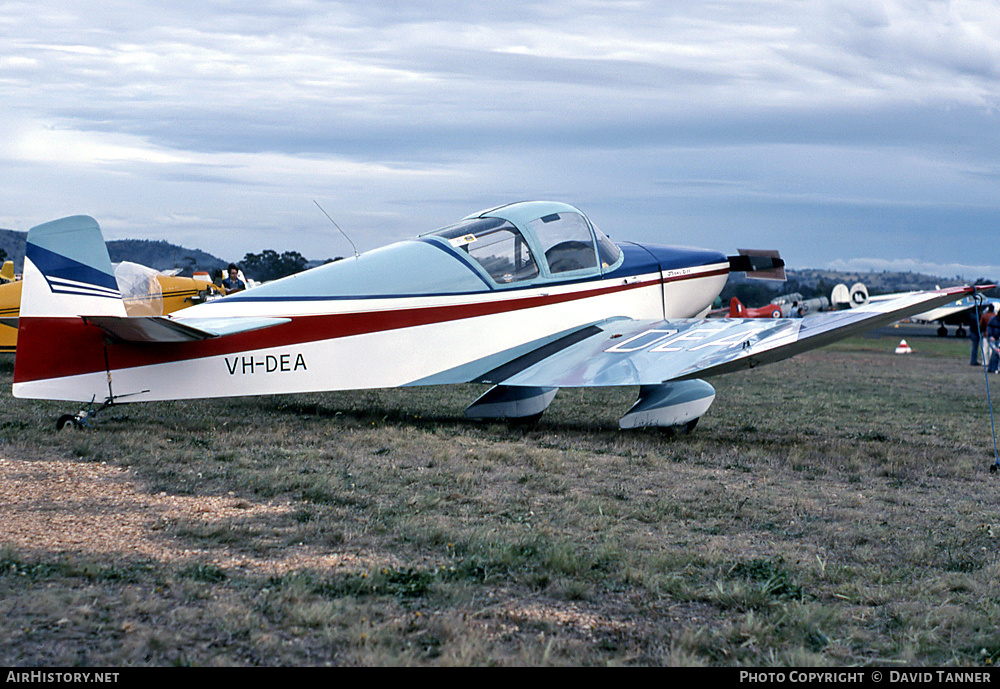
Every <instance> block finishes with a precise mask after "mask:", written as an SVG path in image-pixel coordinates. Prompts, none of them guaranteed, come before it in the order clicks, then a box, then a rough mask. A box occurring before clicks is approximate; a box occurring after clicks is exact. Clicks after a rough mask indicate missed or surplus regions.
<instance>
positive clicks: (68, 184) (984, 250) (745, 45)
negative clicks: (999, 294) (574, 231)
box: [0, 0, 1000, 279]
mask: <svg viewBox="0 0 1000 689" xmlns="http://www.w3.org/2000/svg"><path fill="white" fill-rule="evenodd" d="M423 4H425V3H414V2H395V1H386V0H366V2H357V3H351V2H327V1H324V0H280V1H274V2H270V1H258V2H235V1H228V0H202V1H201V2H199V3H190V5H191V6H190V7H188V6H187V4H180V3H175V2H170V3H167V2H163V3H155V2H141V1H123V2H116V1H115V0H108V1H106V2H101V3H95V2H93V1H92V0H88V1H86V2H84V1H82V0H58V1H51V2H50V1H49V0H32V2H23V3H22V2H9V1H4V2H0V123H2V125H0V170H2V184H0V227H7V228H12V229H17V230H27V229H28V228H30V227H31V226H33V225H35V224H38V223H40V222H44V221H47V220H51V219H54V218H57V217H61V216H64V215H71V214H78V213H85V214H89V215H93V216H94V217H95V218H97V220H98V221H99V222H100V223H101V225H102V227H103V228H104V231H105V236H106V237H108V238H109V239H111V238H126V237H136V238H143V239H167V240H170V241H173V242H176V243H179V244H183V245H185V246H190V247H197V248H201V249H205V250H207V251H210V252H212V253H215V254H217V255H219V256H221V257H222V258H225V259H230V260H231V259H238V258H241V257H242V256H243V255H244V254H245V253H246V252H248V251H254V252H257V251H260V250H262V249H265V248H273V249H276V250H279V251H284V250H290V249H294V250H297V251H300V252H301V253H303V254H305V255H306V256H307V257H309V258H325V257H329V256H336V255H343V254H349V253H350V251H351V249H350V246H349V245H348V244H347V243H346V241H345V240H344V239H343V238H342V237H341V236H340V235H339V234H338V233H337V231H336V230H335V229H334V228H333V226H332V225H331V224H330V223H329V221H328V220H327V219H326V218H325V217H324V216H323V215H322V213H321V212H320V211H319V209H317V208H316V206H315V204H314V203H313V201H314V200H315V201H318V202H319V203H320V204H321V205H322V206H323V208H325V209H326V210H327V211H328V212H329V213H330V214H331V215H332V216H333V217H334V219H335V220H336V221H337V223H338V224H339V225H340V226H341V227H343V228H344V229H345V230H346V231H347V232H348V233H349V234H350V235H351V237H352V239H354V241H355V243H356V244H357V245H358V247H359V249H361V250H365V249H370V248H374V247H376V246H379V245H381V244H384V243H386V242H388V241H392V240H395V239H401V238H405V237H408V236H412V235H415V234H418V233H420V232H424V231H427V230H431V229H434V228H436V227H440V226H442V225H446V224H449V223H451V222H453V221H455V220H457V219H459V218H461V217H463V216H465V215H467V214H469V213H471V212H474V211H476V210H479V209H482V208H485V207H489V206H494V205H497V204H500V203H504V202H508V201H515V200H522V199H540V198H542V199H554V200H562V201H567V202H569V203H572V204H574V205H576V206H577V207H579V208H580V209H581V210H583V211H584V212H585V213H587V214H588V215H589V216H590V217H591V218H592V219H593V220H594V221H595V222H596V223H597V224H598V225H599V226H601V227H602V229H604V230H605V231H606V232H607V233H608V234H610V235H611V236H612V237H613V238H615V239H636V240H640V241H649V242H660V243H664V244H667V243H671V244H687V245H697V246H704V247H710V248H715V249H719V250H722V251H726V252H734V251H735V249H737V248H743V247H752V248H777V249H780V250H781V252H782V255H783V256H785V258H786V260H787V261H788V263H789V265H790V266H792V267H798V268H806V267H833V268H841V269H845V268H862V269H877V270H881V269H904V270H907V269H910V270H921V271H924V272H932V273H935V274H938V275H943V276H954V275H962V276H965V277H966V278H967V279H975V278H977V277H981V276H985V277H990V278H993V279H1000V113H998V107H1000V10H998V9H997V6H996V4H995V2H993V1H992V0H987V1H983V2H979V1H968V2H966V1H955V2H947V1H925V0H909V1H904V0H900V1H895V0H891V1H890V0H887V1H885V2H879V1H867V0H839V1H831V2H820V1H817V2H812V1H808V0H787V1H786V0H773V1H759V2H754V1H748V0H735V1H733V2H728V1H726V0H716V1H713V2H703V1H697V2H692V1H689V0H672V1H671V2H663V1H662V0H656V1H653V2H644V1H641V0H636V1H627V2H596V1H595V2H563V1H548V2H535V3H532V2H522V3H500V2H496V1H495V0H494V1H493V2H449V1H447V0H445V1H438V2H434V3H426V5H427V7H426V8H424V7H422V5H423Z"/></svg>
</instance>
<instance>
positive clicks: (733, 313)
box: [729, 297, 746, 318]
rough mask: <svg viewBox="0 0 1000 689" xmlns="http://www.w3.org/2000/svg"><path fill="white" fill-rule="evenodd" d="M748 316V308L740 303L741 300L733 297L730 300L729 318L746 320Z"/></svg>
mask: <svg viewBox="0 0 1000 689" xmlns="http://www.w3.org/2000/svg"><path fill="white" fill-rule="evenodd" d="M745 316H746V307H745V306H743V304H742V303H741V302H740V300H739V299H737V298H736V297H733V298H732V299H730V300H729V317H730V318H744V317H745Z"/></svg>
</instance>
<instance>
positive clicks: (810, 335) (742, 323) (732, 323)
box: [473, 287, 977, 387]
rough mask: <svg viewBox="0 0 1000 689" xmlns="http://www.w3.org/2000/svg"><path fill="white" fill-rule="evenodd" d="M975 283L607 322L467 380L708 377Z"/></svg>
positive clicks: (643, 381)
mask: <svg viewBox="0 0 1000 689" xmlns="http://www.w3.org/2000/svg"><path fill="white" fill-rule="evenodd" d="M976 289H977V288H975V287H955V288H949V289H943V290H935V291H931V292H917V293H914V294H909V295H905V296H901V297H899V298H897V299H893V300H890V301H882V302H877V303H872V304H868V305H866V306H863V307H859V308H856V309H851V310H848V311H837V312H827V313H821V314H817V315H815V316H810V317H808V318H796V319H787V318H785V319H773V320H771V319H768V320H759V319H752V320H751V319H729V318H725V319H712V320H702V319H687V320H669V321H633V320H621V321H613V322H610V323H602V324H597V325H592V326H588V328H587V329H586V330H581V331H579V332H578V334H576V335H575V336H574V337H567V338H566V339H565V340H563V341H562V342H559V343H556V344H555V345H554V344H553V343H546V344H545V346H544V347H542V348H539V349H537V350H534V351H532V352H527V353H522V354H519V355H518V356H517V357H515V358H513V359H511V360H510V361H508V362H506V363H505V364H504V365H503V366H498V367H495V368H493V369H492V370H491V371H490V372H489V373H486V374H483V375H481V376H478V377H476V378H474V379H473V380H475V381H476V382H483V383H487V382H488V383H502V384H504V385H509V386H530V387H586V386H617V385H657V384H660V383H665V382H667V381H671V380H686V379H692V378H706V377H709V376H714V375H720V374H723V373H732V372H734V371H741V370H744V369H748V368H754V367H755V366H760V365H763V364H769V363H773V362H776V361H781V360H782V359H787V358H788V357H791V356H794V355H796V354H799V353H801V352H805V351H808V350H810V349H815V348H818V347H822V346H825V345H827V344H830V343H832V342H836V341H837V340H841V339H843V338H845V337H850V336H852V335H856V334H858V333H861V332H864V331H866V330H870V329H872V328H876V327H879V326H881V325H886V324H889V323H893V322H895V321H897V320H900V319H902V318H906V317H908V316H911V315H913V314H915V313H922V312H924V311H927V310H929V309H931V308H934V307H936V306H940V305H943V304H948V303H950V302H953V301H955V300H956V299H959V298H961V297H963V296H967V295H970V294H973V293H974V292H975V290H976ZM563 344H564V345H565V346H560V345H563Z"/></svg>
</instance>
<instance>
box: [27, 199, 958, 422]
mask: <svg viewBox="0 0 1000 689" xmlns="http://www.w3.org/2000/svg"><path fill="white" fill-rule="evenodd" d="M782 265H783V263H782V262H781V260H780V258H774V257H764V256H759V255H753V254H752V253H750V254H746V253H741V255H740V256H731V257H727V256H726V255H725V254H723V253H719V252H718V251H714V250H709V249H694V248H680V247H664V246H654V245H648V244H643V245H640V244H634V243H627V242H621V243H618V244H616V243H613V242H611V240H609V239H608V238H607V236H605V235H604V234H603V233H602V232H601V231H600V230H599V229H597V227H595V226H594V225H593V224H592V223H591V222H590V221H589V220H588V219H587V218H586V216H584V214H583V213H581V212H580V211H579V210H577V209H576V208H574V207H572V206H569V205H566V204H563V203H555V202H544V201H535V202H522V203H515V204H509V205H504V206H500V207H497V208H493V209H489V210H485V211H481V212H478V213H474V214H472V215H470V216H468V217H466V218H464V219H463V220H461V221H459V222H457V223H455V224H452V225H449V226H447V227H444V228H442V229H439V230H436V231H433V232H430V233H427V234H424V235H420V236H418V237H415V238H413V239H410V240H406V241H402V242H398V243H395V244H391V245H389V246H386V247H383V248H380V249H376V250H374V251H369V252H367V253H364V254H362V255H360V256H359V257H356V258H354V259H345V260H342V261H337V262H334V263H329V264H327V265H323V266H320V267H317V268H313V269H311V270H308V271H305V272H302V273H298V274H296V275H292V276H290V277H287V278H284V279H281V280H277V281H274V282H271V283H268V284H265V285H261V286H260V287H257V288H255V289H253V290H249V291H246V292H241V293H237V294H234V295H231V296H227V297H223V298H221V299H217V300H214V301H209V302H207V303H205V304H199V305H197V306H192V307H191V308H188V309H184V310H183V311H179V312H176V313H174V314H170V315H167V316H144V317H129V316H128V315H127V313H126V309H125V306H124V302H123V301H122V298H121V293H120V291H119V288H118V284H117V282H116V281H115V278H114V275H113V273H112V272H111V264H110V262H109V261H108V256H107V251H106V248H105V245H104V242H103V238H102V236H101V232H100V228H99V227H98V224H97V222H96V221H95V220H93V219H92V218H89V217H86V216H74V217H69V218H63V219H61V220H55V221H52V222H49V223H46V224H44V225H39V226H38V227H35V228H33V229H32V230H31V231H30V232H29V233H28V241H27V251H26V259H25V269H24V293H23V298H22V303H21V318H20V321H19V333H18V336H19V338H20V341H21V343H22V347H23V349H22V351H21V352H20V353H19V354H18V356H17V358H16V360H15V368H14V385H13V393H14V395H15V396H16V397H21V398H35V399H57V400H72V401H79V402H83V403H90V405H93V404H94V403H100V404H101V408H103V407H104V406H107V405H110V404H117V403H123V402H139V401H146V400H173V399H189V398H203V397H220V396H230V395H262V394H278V393H296V392H316V391H327V390H344V389H365V388H384V387H399V386H419V385H438V384H455V383H481V384H490V385H492V386H493V387H491V388H490V389H489V390H488V391H487V392H486V393H485V394H483V395H482V397H480V398H479V399H478V400H476V401H475V402H474V403H473V404H472V405H471V406H470V407H469V408H468V410H467V411H466V413H467V415H468V416H470V417H475V418H496V419H509V420H518V419H521V420H523V419H530V418H534V417H537V416H539V415H541V413H542V412H543V411H544V410H545V408H546V407H547V406H548V405H549V403H550V402H551V401H552V399H553V397H554V396H555V395H556V392H557V390H558V389H559V388H560V387H589V386H638V387H639V397H638V400H637V401H636V403H635V405H633V407H632V408H631V409H630V410H628V412H626V413H625V415H624V416H623V417H622V418H621V419H620V421H619V425H620V426H621V427H622V428H630V427H637V426H661V427H666V428H669V429H672V430H674V429H677V430H682V431H688V430H691V429H693V428H694V425H695V424H696V423H697V421H698V419H699V418H700V417H701V416H702V414H704V413H705V411H706V410H707V409H708V408H709V406H710V405H711V403H712V401H713V400H714V398H715V390H714V388H713V387H712V386H711V385H710V384H709V383H707V382H705V381H704V380H703V379H704V378H706V377H710V376H714V375H718V374H722V373H729V372H733V371H742V370H745V369H748V368H753V367H755V366H759V365H762V364H767V363H771V362H775V361H779V360H782V359H785V358H787V357H790V356H793V355H795V354H798V353H800V352H803V351H806V350H809V349H813V348H816V347H821V346H823V345H826V344H829V343H831V342H834V341H836V340H839V339H842V338H844V337H847V336H850V335H853V334H856V333H859V332H861V331H864V330H867V329H869V328H873V327H877V326H880V325H884V324H886V323H891V322H893V321H896V320H899V319H900V318H903V317H905V316H908V315H910V314H913V313H918V312H921V311H926V310H927V309H929V308H932V307H934V306H937V305H939V304H944V303H948V302H951V301H954V300H955V299H958V298H960V297H962V296H964V295H967V294H972V293H973V292H974V291H975V288H973V287H961V288H952V289H945V290H936V291H933V292H926V293H920V294H915V295H910V296H906V297H901V298H900V299H898V300H895V301H892V302H884V303H881V304H870V305H868V306H864V307H859V308H856V309H851V310H849V311H838V312H831V313H826V314H818V315H816V316H813V317H811V318H806V319H798V318H796V319H777V320H747V319H714V320H707V319H705V318H704V317H703V316H704V315H705V314H706V313H707V312H708V310H709V308H710V307H711V305H712V303H713V302H714V300H715V299H716V297H717V296H718V295H719V293H720V291H721V290H722V288H723V286H724V285H725V283H726V280H727V278H728V275H729V273H730V272H731V271H743V272H747V273H748V275H751V276H753V275H755V274H765V275H767V277H769V278H772V279H773V278H775V277H778V275H777V274H779V273H783V272H784V271H783V268H782ZM779 279H782V278H779ZM24 345H28V346H27V347H24ZM91 414H92V412H91V411H90V408H89V407H88V408H85V409H84V410H82V411H80V412H79V413H77V414H76V415H75V416H71V415H65V416H63V417H62V418H61V419H60V420H59V421H58V422H57V426H58V427H67V426H68V427H73V426H76V425H86V424H87V420H88V417H89V416H90V415H91Z"/></svg>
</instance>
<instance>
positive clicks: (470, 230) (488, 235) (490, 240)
mask: <svg viewBox="0 0 1000 689" xmlns="http://www.w3.org/2000/svg"><path fill="white" fill-rule="evenodd" d="M434 234H435V235H437V236H438V237H442V238H443V239H446V240H448V243H449V244H451V246H452V247H453V248H455V249H456V250H458V251H465V252H466V253H468V254H469V256H471V257H472V258H474V259H475V260H476V262H478V263H479V265H481V266H482V267H483V269H484V270H485V271H486V272H487V273H489V275H490V277H491V278H493V279H494V280H495V281H496V282H498V283H500V284H509V283H512V282H520V281H522V280H531V279H533V278H536V277H538V265H537V264H536V263H535V259H534V257H533V256H532V255H531V249H529V248H528V244H527V242H525V241H524V237H522V236H521V233H520V232H519V231H518V230H517V228H516V227H514V226H513V225H512V224H510V223H509V222H507V221H506V220H502V219H500V218H476V219H475V220H466V221H464V222H460V223H458V224H457V225H452V226H451V227H446V228H445V229H443V230H439V231H437V232H435V233H434Z"/></svg>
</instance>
